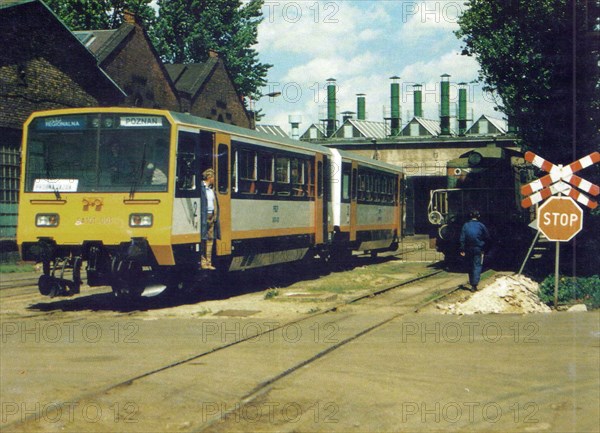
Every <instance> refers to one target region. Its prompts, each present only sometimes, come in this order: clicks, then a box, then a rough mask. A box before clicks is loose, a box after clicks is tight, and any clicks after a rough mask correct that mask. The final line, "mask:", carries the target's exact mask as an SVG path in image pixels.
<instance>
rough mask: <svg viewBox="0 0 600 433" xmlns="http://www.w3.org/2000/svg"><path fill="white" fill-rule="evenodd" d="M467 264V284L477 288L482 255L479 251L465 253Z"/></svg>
mask: <svg viewBox="0 0 600 433" xmlns="http://www.w3.org/2000/svg"><path fill="white" fill-rule="evenodd" d="M465 256H466V259H467V264H468V265H469V284H470V285H471V286H477V285H478V284H479V279H480V278H481V267H482V265H483V253H482V252H481V251H479V250H475V251H467V253H466V255H465Z"/></svg>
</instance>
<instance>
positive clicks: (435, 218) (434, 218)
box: [428, 210, 444, 226]
mask: <svg viewBox="0 0 600 433" xmlns="http://www.w3.org/2000/svg"><path fill="white" fill-rule="evenodd" d="M428 216H429V222H430V223H431V224H433V225H436V226H437V225H440V224H442V223H443V222H444V217H443V216H442V214H441V213H440V212H438V211H436V210H434V211H431V212H429V215H428Z"/></svg>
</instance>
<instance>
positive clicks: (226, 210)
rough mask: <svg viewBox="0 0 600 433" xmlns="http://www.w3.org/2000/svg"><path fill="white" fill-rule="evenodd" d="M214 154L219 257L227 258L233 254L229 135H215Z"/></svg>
mask: <svg viewBox="0 0 600 433" xmlns="http://www.w3.org/2000/svg"><path fill="white" fill-rule="evenodd" d="M213 154H214V155H215V160H214V166H213V167H214V169H215V172H216V179H215V181H216V182H215V186H216V192H217V198H218V200H219V222H220V226H221V239H220V240H218V241H217V255H218V256H227V255H230V254H231V185H230V179H231V175H230V169H231V137H230V136H229V135H227V134H221V133H217V134H216V135H215V142H214V148H213Z"/></svg>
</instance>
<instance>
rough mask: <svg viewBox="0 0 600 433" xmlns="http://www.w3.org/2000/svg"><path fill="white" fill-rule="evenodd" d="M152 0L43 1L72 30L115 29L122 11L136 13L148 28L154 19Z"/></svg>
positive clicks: (118, 24)
mask: <svg viewBox="0 0 600 433" xmlns="http://www.w3.org/2000/svg"><path fill="white" fill-rule="evenodd" d="M151 1H152V0H46V1H45V3H46V4H47V5H48V7H49V8H50V9H52V11H53V12H54V13H55V14H56V15H58V17H59V18H60V19H61V20H62V21H63V22H64V23H65V25H66V26H67V27H68V28H69V29H70V30H72V31H76V30H106V29H116V28H117V27H119V26H120V25H121V24H122V23H123V12H124V11H130V12H133V13H135V14H136V15H138V16H139V17H140V18H141V19H142V22H143V23H144V26H145V27H146V28H149V27H151V26H152V25H153V23H154V20H155V18H156V17H155V14H154V10H153V9H152V7H151V6H150V3H151Z"/></svg>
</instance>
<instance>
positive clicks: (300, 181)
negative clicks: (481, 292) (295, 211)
mask: <svg viewBox="0 0 600 433" xmlns="http://www.w3.org/2000/svg"><path fill="white" fill-rule="evenodd" d="M304 165H305V163H304V161H302V160H299V159H296V158H292V159H291V161H290V167H291V173H290V174H291V180H292V189H293V192H294V195H295V196H303V195H304V193H305V191H304Z"/></svg>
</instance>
